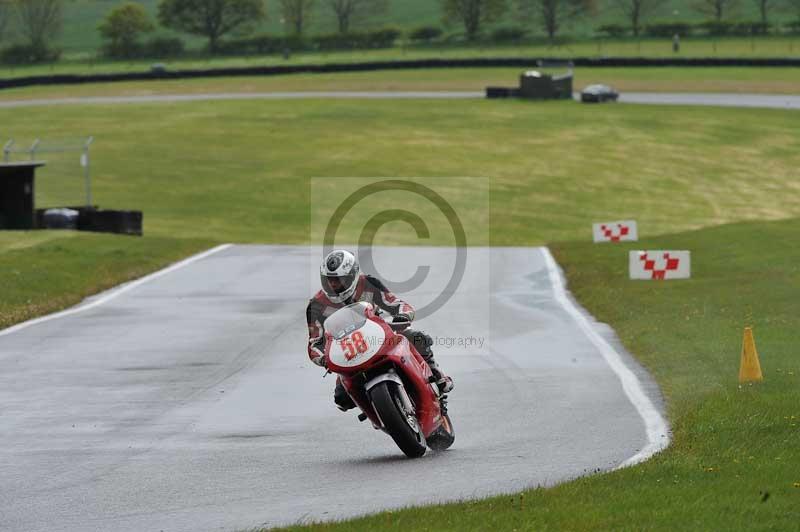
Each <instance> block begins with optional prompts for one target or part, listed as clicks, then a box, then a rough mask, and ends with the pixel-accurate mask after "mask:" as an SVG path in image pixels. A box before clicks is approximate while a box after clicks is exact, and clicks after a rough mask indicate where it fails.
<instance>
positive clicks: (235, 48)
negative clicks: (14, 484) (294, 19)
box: [217, 28, 402, 55]
mask: <svg viewBox="0 0 800 532" xmlns="http://www.w3.org/2000/svg"><path fill="white" fill-rule="evenodd" d="M400 35H402V32H401V31H400V30H397V29H393V28H387V29H382V30H376V31H369V32H353V33H334V34H331V35H318V36H314V37H300V36H286V37H283V36H274V35H256V36H255V37H248V38H243V39H235V40H229V41H225V42H223V43H221V44H220V45H219V48H218V50H217V52H218V53H220V54H223V55H255V54H258V55H260V54H276V53H286V52H297V51H310V50H319V51H328V50H371V49H378V48H391V47H393V46H394V44H395V42H396V41H397V39H398V38H399V37H400Z"/></svg>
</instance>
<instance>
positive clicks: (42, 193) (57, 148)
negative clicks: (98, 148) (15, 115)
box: [3, 137, 94, 208]
mask: <svg viewBox="0 0 800 532" xmlns="http://www.w3.org/2000/svg"><path fill="white" fill-rule="evenodd" d="M93 141H94V137H86V138H80V139H61V140H56V139H38V138H37V139H33V140H32V141H30V142H24V143H23V142H21V141H18V140H15V139H9V140H8V141H7V142H6V143H5V144H4V145H3V161H4V162H21V161H43V162H45V163H46V165H45V166H43V167H41V168H40V169H39V170H37V172H36V183H35V191H34V194H35V196H34V201H35V204H36V206H37V207H38V208H48V207H64V206H71V207H72V206H75V207H77V206H84V205H85V206H91V205H92V175H91V169H92V166H91V152H90V148H91V145H92V142H93Z"/></svg>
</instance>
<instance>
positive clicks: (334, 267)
mask: <svg viewBox="0 0 800 532" xmlns="http://www.w3.org/2000/svg"><path fill="white" fill-rule="evenodd" d="M359 273H360V268H359V267H358V260H356V258H355V256H354V255H353V254H352V253H350V252H349V251H345V250H343V249H337V250H335V251H331V252H330V253H328V256H327V257H325V260H324V261H323V262H322V266H320V268H319V278H320V281H321V282H322V290H323V291H324V292H325V295H326V296H328V299H330V300H331V302H332V303H344V302H345V301H347V300H348V299H350V297H351V296H352V295H353V293H354V292H355V291H356V285H357V284H358V276H359Z"/></svg>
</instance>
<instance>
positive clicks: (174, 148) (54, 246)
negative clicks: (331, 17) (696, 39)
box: [0, 100, 800, 530]
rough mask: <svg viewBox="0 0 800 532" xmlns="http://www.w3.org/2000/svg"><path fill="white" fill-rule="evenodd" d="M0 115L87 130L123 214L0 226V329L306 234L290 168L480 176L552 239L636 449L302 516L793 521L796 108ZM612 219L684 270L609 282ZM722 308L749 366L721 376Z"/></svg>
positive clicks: (167, 109)
mask: <svg viewBox="0 0 800 532" xmlns="http://www.w3.org/2000/svg"><path fill="white" fill-rule="evenodd" d="M0 123H2V124H4V125H6V128H7V129H6V130H7V132H8V134H9V135H12V136H14V137H15V138H16V139H18V141H19V142H21V143H24V142H25V140H26V139H28V140H30V139H32V138H34V137H36V136H43V135H45V134H46V135H47V136H49V137H69V136H77V135H85V134H93V135H94V136H95V137H96V139H97V140H96V141H95V146H94V148H93V150H94V151H93V153H94V155H93V168H94V170H95V176H96V177H95V198H96V201H97V202H98V203H99V204H100V205H101V206H103V207H106V208H131V209H133V208H140V209H142V210H144V212H145V234H146V236H145V237H143V238H141V239H139V238H135V237H113V236H107V235H76V234H74V233H69V232H27V233H22V232H16V233H11V232H10V233H3V234H2V236H1V237H0V282H2V283H3V284H5V286H0V290H2V291H3V292H2V293H3V294H4V295H5V294H11V296H10V297H8V298H6V297H4V300H3V301H4V302H3V304H2V306H0V326H3V325H9V324H11V323H14V322H16V321H20V320H21V319H24V318H27V317H31V316H33V315H36V314H39V313H42V312H47V311H51V310H54V309H56V308H60V307H63V306H65V305H68V304H70V303H72V302H75V301H77V300H78V299H80V297H82V296H83V295H86V294H89V293H92V292H94V291H96V290H99V289H102V288H105V287H108V286H111V285H113V284H115V283H117V282H120V281H123V280H127V279H129V278H131V277H134V276H136V275H140V274H143V273H145V272H146V271H151V270H152V269H154V268H157V267H158V266H160V265H163V264H166V263H168V262H170V261H172V260H175V259H177V258H179V257H182V256H185V255H187V254H189V253H191V252H193V251H196V250H199V249H201V248H203V247H207V246H210V245H213V244H214V243H218V242H228V241H234V242H271V243H305V242H308V238H309V237H308V235H309V231H310V227H309V225H310V224H309V219H310V216H309V200H310V190H309V188H310V187H309V183H310V179H311V178H312V177H326V176H327V177H336V176H356V177H358V176H364V177H366V176H376V177H384V176H428V177H430V178H435V177H437V176H438V177H445V176H459V175H471V176H485V177H488V178H490V186H491V188H490V203H491V205H490V207H491V209H490V224H489V231H490V242H491V243H492V244H493V245H538V244H543V243H548V242H561V243H557V244H554V245H553V246H552V248H553V250H554V253H555V255H556V258H557V259H558V260H559V262H560V263H561V264H562V266H563V267H564V268H565V271H566V273H567V276H568V278H569V283H570V288H571V290H572V291H573V293H574V294H575V295H576V296H577V297H578V299H579V300H580V301H581V303H583V304H584V305H585V306H586V307H587V308H588V309H589V310H590V311H591V312H592V313H593V314H595V315H596V316H597V317H598V318H599V319H601V320H603V321H606V322H608V323H610V324H611V325H612V326H614V327H615V329H616V330H617V331H618V333H619V335H620V337H621V339H622V340H623V342H624V343H625V345H626V346H627V347H628V348H629V349H630V350H631V351H632V352H633V353H635V354H636V355H637V357H639V359H640V360H641V361H642V362H643V363H644V364H645V365H646V366H647V367H648V368H649V369H650V371H652V373H653V375H654V377H655V378H656V379H657V380H658V382H659V384H660V385H661V387H662V390H663V391H664V393H665V395H666V397H667V399H668V406H669V415H670V421H671V423H672V426H673V429H674V431H675V434H674V444H673V445H672V447H670V449H669V450H668V451H667V452H665V453H663V454H662V455H659V456H658V457H657V458H655V459H654V460H652V461H651V462H648V463H646V464H644V465H641V466H637V467H634V468H631V469H627V470H624V471H620V472H616V473H612V474H609V475H602V476H596V477H590V478H584V479H579V480H576V481H574V482H570V483H567V484H564V485H561V486H559V487H556V488H554V489H548V490H533V491H529V492H526V493H525V494H524V496H520V495H515V496H507V497H499V498H494V499H490V500H487V501H478V502H471V503H465V504H463V505H460V506H443V507H436V508H431V509H424V510H413V509H412V510H407V511H402V512H393V513H387V514H381V515H378V516H375V517H370V518H366V519H365V520H359V521H355V522H350V523H346V524H343V525H340V526H333V525H328V526H324V527H320V528H323V529H342V530H350V529H351V530H356V529H358V530H361V529H364V528H368V529H375V528H381V529H397V530H425V529H437V530H438V529H450V530H464V529H469V530H485V529H487V528H490V527H491V528H497V529H503V530H505V529H513V528H517V529H536V530H549V529H614V530H619V529H630V530H641V529H662V530H675V529H682V528H690V529H720V530H745V529H747V530H752V529H765V530H766V529H772V530H787V529H792V528H796V525H797V522H798V519H799V518H800V511H799V510H798V508H800V487H795V483H800V474H798V471H800V470H798V468H797V467H796V464H797V463H798V458H800V456H799V453H800V451H798V446H797V445H796V444H797V441H798V436H800V431H799V429H798V424H800V422H798V418H800V410H798V404H800V401H799V400H800V396H798V393H800V392H798V390H800V388H798V383H799V381H798V378H800V367H799V366H800V364H798V361H797V357H796V356H795V352H794V349H793V342H792V340H793V339H794V337H795V336H796V335H795V334H794V331H795V330H796V329H797V325H798V323H797V320H798V318H797V316H796V314H797V313H796V304H795V301H796V300H797V294H798V288H799V287H800V270H798V267H797V264H798V261H799V260H800V251H798V248H797V246H794V245H792V244H793V242H794V241H795V240H797V235H798V231H797V229H796V227H797V223H798V217H800V202H799V201H797V198H798V193H799V192H800V190H799V189H800V184H798V183H800V181H798V170H797V168H800V137H798V135H797V124H798V115H797V113H793V112H787V111H783V110H762V109H757V110H756V109H718V108H681V107H659V106H626V105H612V106H582V105H579V104H577V103H573V102H551V103H526V102H518V101H424V100H422V101H384V102H381V101H318V100H310V101H282V102H275V101H237V102H204V103H181V104H157V105H126V106H118V107H106V106H102V105H90V106H74V107H52V108H29V109H25V110H24V113H20V111H19V110H13V109H0ZM47 171H48V170H47V169H46V170H45V171H44V173H43V174H42V181H41V185H42V186H41V187H40V188H39V190H38V191H37V193H38V194H39V195H38V196H37V201H38V202H39V203H40V204H48V202H50V201H52V200H53V198H55V197H57V196H58V195H59V194H63V193H65V191H68V190H70V189H71V188H72V187H75V190H76V191H77V194H80V190H82V189H81V186H82V181H81V179H80V177H79V176H78V177H76V178H75V181H74V183H71V182H70V180H69V178H68V177H65V176H64V174H63V173H61V174H59V176H60V177H59V181H57V182H53V181H52V180H50V181H48V180H49V179H51V177H52V176H48V174H47ZM627 217H633V218H636V219H637V220H638V221H639V223H640V231H641V233H642V235H643V236H645V237H646V239H645V240H644V241H643V242H641V243H639V244H636V247H639V246H641V247H649V248H661V247H664V248H685V249H691V250H692V251H693V258H694V261H695V263H694V272H695V278H694V279H692V280H691V281H686V282H669V283H658V284H655V283H641V282H640V283H633V282H629V281H627V280H626V279H625V276H624V273H625V265H626V260H625V259H626V254H625V251H626V250H627V249H629V248H632V246H631V245H622V246H610V245H608V246H593V245H591V244H588V243H586V241H587V240H588V238H589V234H590V231H589V229H590V224H591V222H593V221H597V220H602V219H608V218H627ZM744 220H749V221H750V222H749V223H739V224H736V225H723V226H720V224H726V223H730V222H740V221H744ZM764 220H779V221H772V222H765V221H764ZM676 233H677V234H676ZM382 243H388V242H382ZM55 264H58V265H59V268H58V269H57V268H56V267H55V266H53V265H55ZM620 302H624V304H621V303H620ZM745 325H753V326H754V327H755V332H756V340H757V342H758V347H759V350H760V352H761V354H762V363H763V366H764V369H765V373H766V381H765V382H764V383H763V384H762V385H758V386H744V387H741V388H740V387H739V386H738V384H737V382H736V375H737V369H738V356H739V349H740V342H741V328H742V327H743V326H745ZM792 416H794V417H792ZM766 493H768V494H769V495H765V494H766ZM762 500H764V502H762Z"/></svg>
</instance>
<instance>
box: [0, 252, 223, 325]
mask: <svg viewBox="0 0 800 532" xmlns="http://www.w3.org/2000/svg"><path fill="white" fill-rule="evenodd" d="M231 245H232V244H222V245H219V246H217V247H214V248H211V249H209V250H206V251H203V252H202V253H198V254H197V255H192V256H191V257H188V258H186V259H183V260H182V261H180V262H176V263H174V264H172V265H171V266H167V267H166V268H164V269H162V270H158V271H156V272H153V273H151V274H149V275H146V276H144V277H140V278H139V279H136V280H135V281H130V282H128V283H126V284H123V285H122V286H120V287H119V288H117V289H113V288H112V289H111V292H110V293H108V294H107V295H105V296H102V297H100V298H99V299H97V300H95V301H92V302H91V303H87V304H85V305H82V304H79V305H78V306H76V307H72V308H68V309H66V310H62V311H59V312H56V313H54V314H48V315H46V316H42V317H40V318H34V319H32V320H28V321H24V322H22V323H18V324H16V325H12V326H11V327H9V328H7V329H3V330H0V336H6V335H9V334H11V333H15V332H18V331H21V330H23V329H27V328H28V327H31V326H33V325H38V324H40V323H45V322H48V321H51V320H55V319H58V318H65V317H67V316H72V315H74V314H78V313H79V312H83V311H86V310H89V309H93V308H95V307H98V306H100V305H102V304H104V303H108V302H109V301H111V300H112V299H115V298H117V297H119V296H121V295H122V294H124V293H126V292H130V291H131V290H133V289H134V288H137V287H139V286H142V285H143V284H145V283H149V282H150V281H153V280H155V279H158V278H159V277H162V276H164V275H167V274H168V273H172V272H174V271H175V270H178V269H180V268H183V267H184V266H188V265H190V264H192V263H194V262H197V261H199V260H202V259H205V258H206V257H208V256H210V255H213V254H215V253H218V252H220V251H223V250H225V249H228V248H229V247H231Z"/></svg>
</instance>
